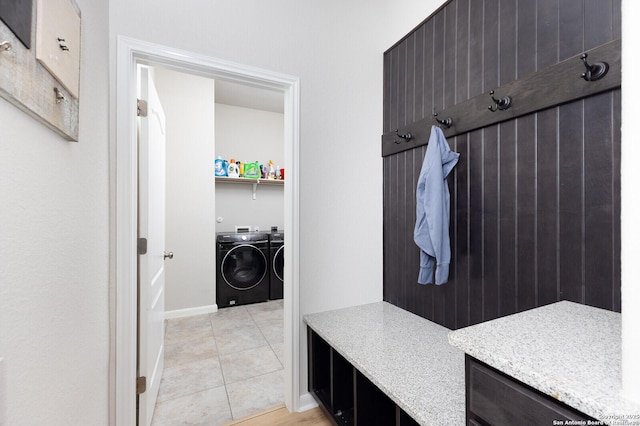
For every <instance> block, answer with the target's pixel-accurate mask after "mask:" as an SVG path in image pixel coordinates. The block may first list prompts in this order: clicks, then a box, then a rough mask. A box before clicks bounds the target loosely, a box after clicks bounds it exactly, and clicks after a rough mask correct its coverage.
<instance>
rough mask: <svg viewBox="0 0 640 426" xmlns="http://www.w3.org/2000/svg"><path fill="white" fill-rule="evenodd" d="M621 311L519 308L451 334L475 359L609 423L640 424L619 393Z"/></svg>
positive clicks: (566, 305)
mask: <svg viewBox="0 0 640 426" xmlns="http://www.w3.org/2000/svg"><path fill="white" fill-rule="evenodd" d="M620 325H621V321H620V314H619V313H616V312H611V311H607V310H604V309H598V308H593V307H590V306H585V305H580V304H577V303H573V302H567V301H562V302H557V303H554V304H551V305H547V306H543V307H540V308H536V309H532V310H529V311H524V312H520V313H518V314H514V315H509V316H506V317H502V318H498V319H495V320H492V321H488V322H484V323H481V324H477V325H473V326H470V327H466V328H463V329H459V330H456V331H452V332H450V334H449V341H450V343H451V344H452V345H453V346H455V347H457V348H459V349H461V350H463V351H464V352H466V353H467V354H469V355H471V356H473V357H474V358H476V359H479V360H480V361H482V362H484V363H486V364H488V365H490V366H492V367H494V368H496V369H497V370H500V371H502V372H504V373H505V374H508V375H509V376H512V377H514V378H516V379H518V380H520V381H521V382H524V383H526V384H528V385H530V386H532V387H533V388H535V389H538V390H540V391H541V392H543V393H545V394H547V395H550V396H552V397H554V398H556V399H558V400H560V401H562V402H564V403H565V404H567V405H569V406H572V407H574V408H576V409H578V410H580V411H582V412H583V413H585V414H587V415H589V416H591V417H594V418H596V419H598V420H602V421H604V422H605V423H611V424H621V423H620V421H630V422H632V423H628V424H640V405H638V404H634V403H632V402H630V401H628V400H626V399H624V398H622V397H621V396H620V391H621V374H620V365H621V337H620Z"/></svg>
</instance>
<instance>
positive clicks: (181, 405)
mask: <svg viewBox="0 0 640 426" xmlns="http://www.w3.org/2000/svg"><path fill="white" fill-rule="evenodd" d="M282 308H283V304H282V300H275V301H269V302H264V303H256V304H252V305H244V306H236V307H232V308H224V309H220V310H219V311H218V312H215V313H212V314H205V315H197V316H192V317H186V318H177V319H171V320H168V321H167V322H166V332H165V357H164V373H163V375H162V381H161V383H160V392H159V393H158V402H157V403H156V408H155V413H154V415H153V422H152V426H169V425H171V426H174V425H207V426H213V425H222V424H224V423H226V422H229V421H231V420H234V419H238V418H241V417H244V416H247V415H249V414H253V413H256V412H259V411H262V410H265V409H268V408H271V407H273V406H276V405H279V404H282V403H283V402H284V378H283V365H284V338H283V316H282Z"/></svg>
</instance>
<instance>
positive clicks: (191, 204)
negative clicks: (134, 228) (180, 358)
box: [155, 68, 216, 311]
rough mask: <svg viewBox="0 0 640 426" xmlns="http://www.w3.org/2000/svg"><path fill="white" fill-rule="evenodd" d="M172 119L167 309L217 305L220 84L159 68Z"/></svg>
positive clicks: (158, 85)
mask: <svg viewBox="0 0 640 426" xmlns="http://www.w3.org/2000/svg"><path fill="white" fill-rule="evenodd" d="M155 83H156V88H157V90H158V96H159V97H160V102H161V103H162V107H163V109H164V112H165V115H166V118H167V176H166V177H167V187H166V196H167V198H166V200H167V201H166V203H167V208H166V214H167V216H166V244H165V247H166V249H167V251H172V252H173V254H174V258H173V259H172V260H167V261H166V262H165V268H166V279H165V309H166V311H175V310H182V309H190V308H199V307H207V306H213V305H214V304H215V296H216V293H215V273H216V268H215V182H214V177H213V166H214V158H215V157H214V135H215V123H214V120H215V102H214V96H215V91H214V90H215V89H214V84H215V82H214V81H213V80H212V79H208V78H203V77H198V76H194V75H189V74H185V73H178V72H175V71H171V70H167V69H163V68H156V69H155Z"/></svg>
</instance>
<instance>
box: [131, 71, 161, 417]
mask: <svg viewBox="0 0 640 426" xmlns="http://www.w3.org/2000/svg"><path fill="white" fill-rule="evenodd" d="M149 71H150V70H149V68H146V67H139V71H138V72H139V80H138V81H139V83H138V84H139V98H140V99H141V100H143V101H146V102H147V113H146V117H142V116H140V117H139V118H138V159H139V160H138V161H139V165H138V173H139V175H138V237H139V238H145V239H146V240H147V243H146V245H147V247H146V254H143V255H139V256H138V271H139V279H138V281H139V284H138V291H139V297H138V377H146V391H145V392H143V393H141V394H139V400H138V404H139V405H138V425H140V426H148V425H150V424H151V419H152V417H153V409H154V407H155V404H156V399H157V397H158V389H159V387H160V379H161V378H162V370H163V367H164V261H165V247H164V243H165V241H164V239H165V189H164V188H165V116H164V111H163V110H162V106H161V105H160V100H159V99H158V94H157V93H156V89H155V87H154V85H153V80H152V78H151V75H150V73H149ZM143 115H144V114H143Z"/></svg>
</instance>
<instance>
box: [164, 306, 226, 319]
mask: <svg viewBox="0 0 640 426" xmlns="http://www.w3.org/2000/svg"><path fill="white" fill-rule="evenodd" d="M213 312H218V305H207V306H198V307H195V308H187V309H176V310H175V311H165V312H164V319H173V318H182V317H191V316H193V315H202V314H210V313H213Z"/></svg>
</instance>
